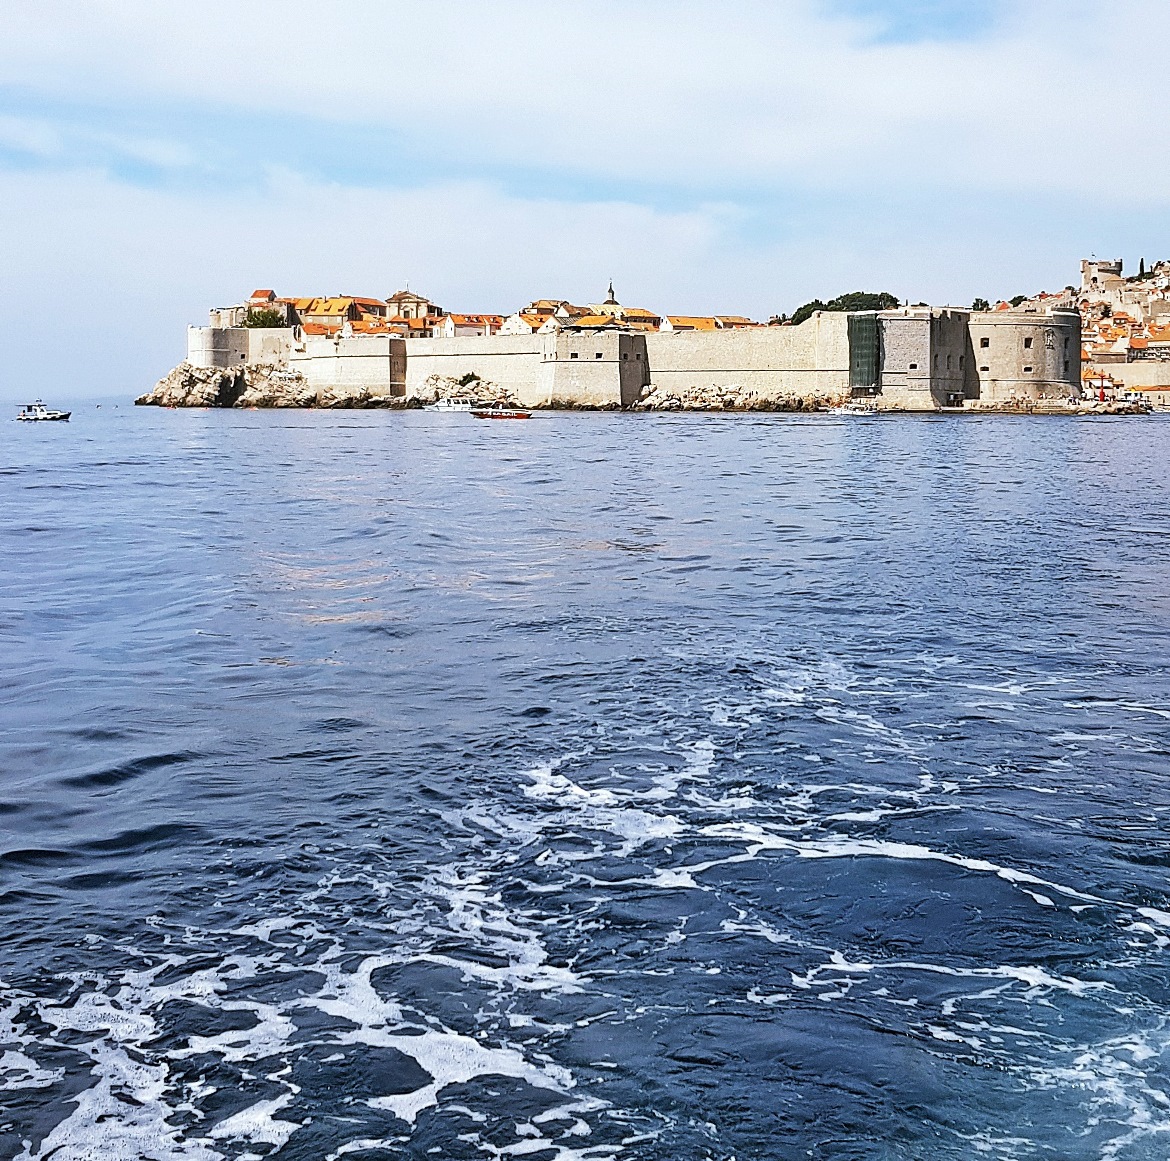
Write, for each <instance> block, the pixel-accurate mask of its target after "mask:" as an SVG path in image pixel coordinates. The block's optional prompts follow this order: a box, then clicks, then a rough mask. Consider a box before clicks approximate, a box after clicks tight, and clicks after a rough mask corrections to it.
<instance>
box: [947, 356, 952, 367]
mask: <svg viewBox="0 0 1170 1161" xmlns="http://www.w3.org/2000/svg"><path fill="white" fill-rule="evenodd" d="M950 369H951V356H950V355H947V370H948V371H949V370H950Z"/></svg>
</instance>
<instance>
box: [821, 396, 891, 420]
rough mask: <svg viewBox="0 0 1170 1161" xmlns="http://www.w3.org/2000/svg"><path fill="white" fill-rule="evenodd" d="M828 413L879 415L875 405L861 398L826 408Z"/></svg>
mask: <svg viewBox="0 0 1170 1161" xmlns="http://www.w3.org/2000/svg"><path fill="white" fill-rule="evenodd" d="M828 411H829V414H830V415H852V416H856V415H879V414H880V412H879V411H878V409H877V405H876V404H874V403H871V402H867V401H864V400H861V399H851V400H849V402H848V403H841V404H838V405H837V406H836V407H830V408H829V409H828Z"/></svg>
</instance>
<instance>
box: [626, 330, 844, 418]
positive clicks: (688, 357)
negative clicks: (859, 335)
mask: <svg viewBox="0 0 1170 1161" xmlns="http://www.w3.org/2000/svg"><path fill="white" fill-rule="evenodd" d="M645 339H646V352H647V357H648V359H649V364H650V385H651V387H652V388H653V389H654V390H655V391H656V392H657V393H660V394H667V393H674V394H680V393H683V392H687V391H693V390H703V389H707V388H716V389H718V388H732V387H738V388H740V389H743V390H747V391H751V392H754V393H755V394H756V395H758V397H759V398H760V399H765V400H779V399H781V398H784V397H792V396H802V397H813V396H817V397H827V396H833V395H842V394H847V393H848V391H849V333H848V315H845V314H827V313H820V312H818V313H817V314H815V315H813V317H812V318H810V319H807V320H806V321H805V322H803V323H801V325H800V326H796V327H750V328H744V329H742V330H722V331H674V332H665V333H664V332H653V331H651V332H649V333H647V334H646V336H645Z"/></svg>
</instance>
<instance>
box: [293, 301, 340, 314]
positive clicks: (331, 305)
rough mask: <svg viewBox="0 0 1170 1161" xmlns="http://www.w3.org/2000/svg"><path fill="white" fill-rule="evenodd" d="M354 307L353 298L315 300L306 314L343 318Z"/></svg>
mask: <svg viewBox="0 0 1170 1161" xmlns="http://www.w3.org/2000/svg"><path fill="white" fill-rule="evenodd" d="M352 305H353V299H352V298H315V299H313V302H312V305H311V306H309V307H308V308H307V309H306V311H305V313H306V314H325V315H337V316H341V315H343V314H348V313H349V308H350V307H351V306H352ZM298 309H299V308H298Z"/></svg>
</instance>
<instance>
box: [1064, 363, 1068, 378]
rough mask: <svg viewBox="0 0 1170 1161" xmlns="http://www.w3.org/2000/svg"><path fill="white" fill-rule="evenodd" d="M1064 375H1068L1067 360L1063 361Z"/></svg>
mask: <svg viewBox="0 0 1170 1161" xmlns="http://www.w3.org/2000/svg"><path fill="white" fill-rule="evenodd" d="M1064 373H1065V374H1066V375H1067V374H1068V360H1067V359H1065V361H1064Z"/></svg>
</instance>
